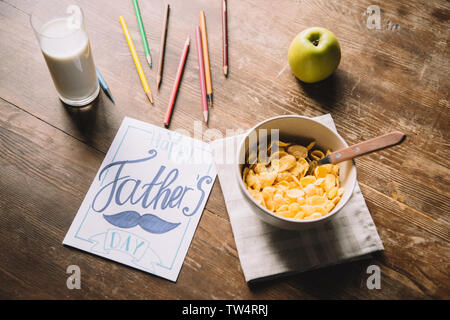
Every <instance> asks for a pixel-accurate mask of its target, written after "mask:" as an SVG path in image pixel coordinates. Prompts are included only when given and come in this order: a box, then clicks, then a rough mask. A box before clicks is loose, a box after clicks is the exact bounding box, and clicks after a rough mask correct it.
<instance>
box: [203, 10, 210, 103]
mask: <svg viewBox="0 0 450 320" xmlns="http://www.w3.org/2000/svg"><path fill="white" fill-rule="evenodd" d="M200 31H201V36H202V48H203V62H204V66H205V81H206V94H207V95H208V102H209V107H210V108H211V107H212V102H213V95H212V82H211V67H210V66H209V52H208V36H207V35H206V21H205V11H200Z"/></svg>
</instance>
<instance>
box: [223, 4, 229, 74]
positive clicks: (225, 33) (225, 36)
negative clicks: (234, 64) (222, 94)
mask: <svg viewBox="0 0 450 320" xmlns="http://www.w3.org/2000/svg"><path fill="white" fill-rule="evenodd" d="M227 29H228V27H227V0H222V55H223V74H224V75H225V77H226V76H228V30H227Z"/></svg>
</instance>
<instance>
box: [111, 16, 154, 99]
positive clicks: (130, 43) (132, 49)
mask: <svg viewBox="0 0 450 320" xmlns="http://www.w3.org/2000/svg"><path fill="white" fill-rule="evenodd" d="M119 20H120V25H121V26H122V30H123V33H124V34H125V39H126V40H127V43H128V48H130V52H131V55H132V56H133V60H134V64H135V65H136V70H137V72H138V74H139V78H140V79H141V83H142V87H143V88H144V91H145V94H146V95H147V97H148V99H149V100H150V103H153V98H152V92H151V91H150V87H149V85H148V83H147V79H146V78H145V74H144V70H143V69H142V66H141V62H140V61H139V57H138V55H137V53H136V48H135V47H134V44H133V40H132V39H131V35H130V32H129V31H128V27H127V24H126V22H125V19H124V18H123V17H122V16H120V17H119Z"/></svg>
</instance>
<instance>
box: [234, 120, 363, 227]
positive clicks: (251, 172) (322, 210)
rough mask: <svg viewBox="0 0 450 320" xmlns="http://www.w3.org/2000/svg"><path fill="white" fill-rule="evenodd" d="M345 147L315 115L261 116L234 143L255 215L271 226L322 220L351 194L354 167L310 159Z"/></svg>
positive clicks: (304, 224)
mask: <svg viewBox="0 0 450 320" xmlns="http://www.w3.org/2000/svg"><path fill="white" fill-rule="evenodd" d="M345 147H348V145H347V143H346V142H345V141H344V139H342V137H341V136H340V135H339V134H337V133H335V132H334V131H332V130H331V129H329V128H328V127H326V126H325V125H323V124H321V123H320V122H318V121H315V120H313V119H310V118H307V117H302V116H296V115H289V116H279V117H274V118H271V119H268V120H265V121H263V122H261V123H259V124H257V125H256V126H255V127H253V128H252V129H251V130H250V131H248V132H247V134H246V135H245V137H244V139H243V140H242V142H241V143H240V145H239V147H238V153H237V166H236V174H237V175H238V178H239V179H238V181H239V185H240V188H241V190H242V192H243V193H244V194H245V196H246V197H247V198H248V199H249V200H250V202H251V203H252V204H253V205H254V206H255V207H256V208H257V210H255V212H257V214H258V216H259V217H260V218H261V219H262V220H264V221H265V222H267V223H269V224H271V225H273V226H276V227H279V228H282V229H289V230H302V229H306V228H310V227H313V226H316V225H318V224H321V223H324V222H325V221H328V220H329V219H331V217H333V216H334V215H335V214H337V213H338V212H339V210H340V209H342V208H343V207H344V206H345V204H346V203H347V201H348V200H349V199H350V197H351V195H352V193H353V189H354V187H355V184H356V167H355V165H354V163H353V161H351V160H348V161H344V162H341V163H339V164H324V165H319V166H315V165H314V164H315V163H317V161H318V160H320V159H321V158H323V157H325V156H326V155H327V154H328V153H330V152H332V151H335V150H339V149H342V148H345Z"/></svg>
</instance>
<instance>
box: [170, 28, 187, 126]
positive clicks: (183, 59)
mask: <svg viewBox="0 0 450 320" xmlns="http://www.w3.org/2000/svg"><path fill="white" fill-rule="evenodd" d="M190 41H191V39H190V38H189V36H188V37H187V39H186V43H185V44H184V49H183V54H182V55H181V60H180V64H179V65H178V71H177V76H176V78H175V83H174V84H173V88H172V93H171V95H170V100H169V105H168V106H167V111H166V116H165V117H164V126H165V127H166V128H168V127H169V124H170V119H171V117H172V110H173V106H174V104H175V99H176V98H177V93H178V87H179V86H180V80H181V76H182V75H183V70H184V65H185V63H186V58H187V54H188V52H189V42H190Z"/></svg>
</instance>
